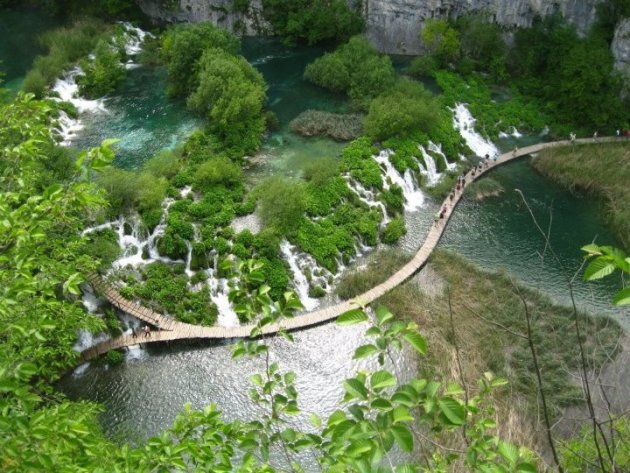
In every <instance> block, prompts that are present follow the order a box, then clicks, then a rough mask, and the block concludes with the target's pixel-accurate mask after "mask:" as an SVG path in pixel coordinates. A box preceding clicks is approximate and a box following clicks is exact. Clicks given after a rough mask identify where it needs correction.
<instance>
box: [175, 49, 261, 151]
mask: <svg viewBox="0 0 630 473" xmlns="http://www.w3.org/2000/svg"><path fill="white" fill-rule="evenodd" d="M198 68H199V69H198V85H197V87H196V89H195V90H194V91H193V92H192V93H191V95H190V96H189V97H188V100H187V104H188V106H189V107H190V108H191V109H192V110H195V111H197V112H198V113H201V114H203V115H204V116H206V117H207V119H208V128H209V130H210V131H211V132H212V133H214V134H215V135H216V136H217V137H218V138H219V139H220V140H222V142H223V143H224V144H225V146H226V147H228V148H230V147H234V148H237V149H241V150H243V151H244V152H245V153H247V152H252V151H254V150H256V149H257V148H258V147H259V146H260V140H261V136H262V133H263V131H264V130H265V120H264V118H263V116H262V107H263V104H264V102H265V100H266V95H265V89H266V86H265V81H264V79H263V78H262V75H261V74H260V73H259V72H258V71H256V69H254V67H253V66H252V65H251V64H249V63H248V62H247V61H246V60H245V58H243V57H240V56H234V55H232V54H230V53H227V52H225V51H223V50H220V49H216V48H215V49H208V50H206V51H205V52H204V53H203V55H202V57H201V59H200V60H199V63H198Z"/></svg>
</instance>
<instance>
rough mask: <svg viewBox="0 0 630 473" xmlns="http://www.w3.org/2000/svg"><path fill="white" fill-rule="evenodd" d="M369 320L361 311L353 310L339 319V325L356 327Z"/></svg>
mask: <svg viewBox="0 0 630 473" xmlns="http://www.w3.org/2000/svg"><path fill="white" fill-rule="evenodd" d="M367 319H368V317H367V315H366V314H365V312H363V311H362V310H361V309H352V310H349V311H348V312H345V313H343V314H341V315H340V316H339V317H337V325H355V324H360V323H361V322H365V321H366V320H367Z"/></svg>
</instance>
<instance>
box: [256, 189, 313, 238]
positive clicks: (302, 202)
mask: <svg viewBox="0 0 630 473" xmlns="http://www.w3.org/2000/svg"><path fill="white" fill-rule="evenodd" d="M256 195H257V197H258V200H259V205H260V218H261V220H262V222H263V224H264V225H265V226H266V227H271V228H273V229H275V230H277V231H278V232H279V233H280V234H282V235H288V234H292V233H293V232H294V231H295V230H296V228H297V227H298V225H299V224H300V220H301V218H302V215H303V214H304V210H305V209H306V194H305V191H304V185H303V184H302V183H301V182H299V181H295V180H291V179H286V178H282V177H270V178H268V179H266V180H265V181H263V182H262V183H261V184H260V185H259V186H258V187H257V189H256ZM289 196H290V198H289Z"/></svg>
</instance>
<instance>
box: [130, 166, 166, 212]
mask: <svg viewBox="0 0 630 473" xmlns="http://www.w3.org/2000/svg"><path fill="white" fill-rule="evenodd" d="M134 185H135V187H136V192H137V197H136V205H137V208H138V210H139V211H141V212H147V211H150V210H156V209H159V208H161V207H162V201H163V200H164V198H165V197H166V189H167V188H168V181H167V180H166V179H164V178H163V177H159V178H158V177H155V176H154V175H153V174H149V173H147V172H143V173H142V174H140V175H139V176H138V178H137V179H136V180H135V182H134Z"/></svg>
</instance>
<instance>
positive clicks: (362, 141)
mask: <svg viewBox="0 0 630 473" xmlns="http://www.w3.org/2000/svg"><path fill="white" fill-rule="evenodd" d="M377 152H378V150H377V149H376V148H375V147H374V146H372V141H371V140H370V139H369V138H367V137H362V138H359V139H357V140H354V141H352V142H351V143H350V144H348V146H346V147H345V148H344V149H343V151H342V154H341V165H340V170H341V172H349V173H350V175H351V176H352V177H353V178H354V179H356V180H357V181H359V182H360V183H361V184H362V185H363V186H365V187H368V188H369V187H373V188H375V189H382V188H383V179H382V175H381V168H380V167H379V166H378V163H377V162H376V161H375V160H374V159H373V158H372V156H373V155H374V154H376V153H377Z"/></svg>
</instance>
